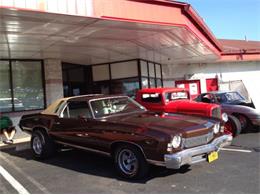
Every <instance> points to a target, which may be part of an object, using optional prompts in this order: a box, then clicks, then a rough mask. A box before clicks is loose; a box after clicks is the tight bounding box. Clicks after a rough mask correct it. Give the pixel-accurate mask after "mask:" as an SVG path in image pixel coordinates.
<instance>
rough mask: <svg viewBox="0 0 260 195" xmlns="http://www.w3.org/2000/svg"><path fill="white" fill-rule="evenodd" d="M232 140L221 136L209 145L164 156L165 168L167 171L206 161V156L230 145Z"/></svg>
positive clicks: (227, 136) (228, 136)
mask: <svg viewBox="0 0 260 195" xmlns="http://www.w3.org/2000/svg"><path fill="white" fill-rule="evenodd" d="M232 139H233V137H232V136H231V135H223V136H221V137H218V138H216V139H215V140H213V141H212V142H211V143H210V144H207V145H202V146H198V147H194V148H190V149H186V150H183V151H181V152H178V153H175V154H166V155H164V163H165V166H166V167H167V168H169V169H179V168H180V167H181V166H182V165H191V164H195V163H198V162H201V161H206V160H207V154H209V153H210V152H213V151H218V150H219V149H220V148H222V147H224V146H228V145H230V144H231V142H232Z"/></svg>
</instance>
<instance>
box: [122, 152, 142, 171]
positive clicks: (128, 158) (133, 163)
mask: <svg viewBox="0 0 260 195" xmlns="http://www.w3.org/2000/svg"><path fill="white" fill-rule="evenodd" d="M118 163H119V168H120V169H121V171H123V172H124V173H125V174H127V175H133V174H135V173H136V172H137V169H138V161H137V158H136V156H135V154H134V153H133V152H132V151H131V150H129V149H123V150H121V151H120V152H119V154H118Z"/></svg>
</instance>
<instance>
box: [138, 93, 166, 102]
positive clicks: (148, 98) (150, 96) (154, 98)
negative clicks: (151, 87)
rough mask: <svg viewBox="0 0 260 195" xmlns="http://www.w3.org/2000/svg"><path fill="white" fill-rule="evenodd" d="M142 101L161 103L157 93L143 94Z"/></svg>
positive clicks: (159, 95)
mask: <svg viewBox="0 0 260 195" xmlns="http://www.w3.org/2000/svg"><path fill="white" fill-rule="evenodd" d="M141 98H142V101H143V102H147V103H161V102H162V96H161V94H159V93H143V94H142V97H141Z"/></svg>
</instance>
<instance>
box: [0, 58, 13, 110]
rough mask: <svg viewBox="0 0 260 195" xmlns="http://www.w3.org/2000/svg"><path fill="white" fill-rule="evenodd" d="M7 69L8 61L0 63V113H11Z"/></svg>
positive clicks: (8, 71)
mask: <svg viewBox="0 0 260 195" xmlns="http://www.w3.org/2000/svg"><path fill="white" fill-rule="evenodd" d="M9 68H10V67H9V62H8V61H0V112H10V111H12V97H11V86H10V69H9Z"/></svg>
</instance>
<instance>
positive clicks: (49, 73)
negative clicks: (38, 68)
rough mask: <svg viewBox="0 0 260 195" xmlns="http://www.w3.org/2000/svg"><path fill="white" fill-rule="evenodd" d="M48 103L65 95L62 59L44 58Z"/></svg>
mask: <svg viewBox="0 0 260 195" xmlns="http://www.w3.org/2000/svg"><path fill="white" fill-rule="evenodd" d="M44 74H45V79H44V80H45V89H46V104H47V106H49V105H50V104H51V103H52V102H54V101H55V100H57V99H59V98H62V97H63V81H62V63H61V60H60V59H45V60H44Z"/></svg>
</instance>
